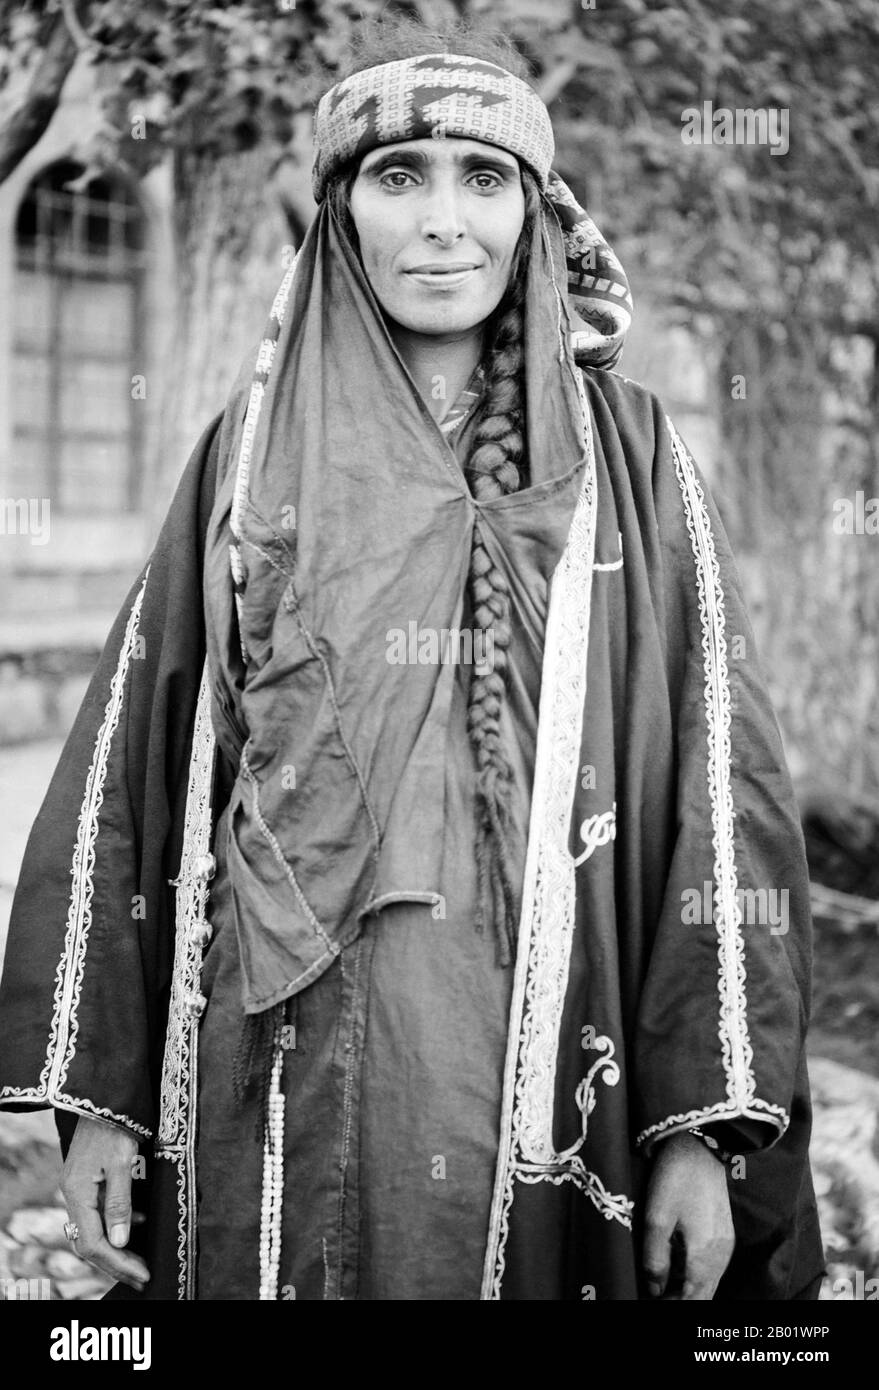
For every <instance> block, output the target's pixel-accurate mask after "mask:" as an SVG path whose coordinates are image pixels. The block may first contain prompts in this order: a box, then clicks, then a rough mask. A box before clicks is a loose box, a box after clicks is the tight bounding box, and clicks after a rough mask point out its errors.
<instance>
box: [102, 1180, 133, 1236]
mask: <svg viewBox="0 0 879 1390" xmlns="http://www.w3.org/2000/svg"><path fill="white" fill-rule="evenodd" d="M103 1211H104V1229H105V1231H106V1233H107V1239H108V1240H109V1242H110V1244H111V1245H112V1246H114V1247H115V1248H116V1249H117V1250H120V1249H121V1248H122V1247H123V1246H125V1245H127V1244H128V1237H129V1236H130V1234H131V1168H130V1166H129V1165H128V1164H127V1163H125V1162H124V1161H123V1162H121V1163H114V1164H113V1165H112V1167H110V1168H108V1169H107V1172H106V1175H105V1178H104V1199H103Z"/></svg>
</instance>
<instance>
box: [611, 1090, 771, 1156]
mask: <svg viewBox="0 0 879 1390" xmlns="http://www.w3.org/2000/svg"><path fill="white" fill-rule="evenodd" d="M712 1120H761V1121H763V1123H764V1124H770V1125H774V1126H775V1128H776V1129H777V1130H778V1133H779V1135H782V1134H784V1132H785V1130H786V1129H787V1127H788V1125H789V1124H790V1117H789V1115H788V1113H787V1111H786V1110H785V1109H783V1107H782V1106H780V1105H770V1104H769V1102H768V1101H765V1100H752V1101H751V1104H750V1106H749V1108H748V1109H747V1110H739V1109H737V1108H736V1107H733V1106H730V1105H728V1104H727V1103H726V1102H725V1101H722V1100H720V1101H718V1102H717V1104H716V1105H709V1106H707V1107H706V1108H705V1109H704V1110H688V1111H687V1112H686V1114H682V1115H669V1116H668V1118H667V1119H665V1120H661V1121H660V1122H659V1123H658V1124H655V1125H650V1127H649V1128H648V1129H645V1130H644V1131H643V1132H642V1133H641V1134H639V1135H638V1139H637V1142H638V1144H639V1145H644V1146H646V1148H645V1152H646V1151H648V1150H649V1147H650V1145H651V1144H652V1143H653V1142H654V1141H655V1140H656V1139H657V1138H658V1137H659V1135H660V1134H662V1135H664V1136H665V1137H668V1136H670V1135H672V1134H676V1133H677V1132H678V1131H679V1130H680V1131H682V1132H683V1131H685V1130H688V1129H691V1128H692V1126H693V1125H699V1124H706V1123H708V1124H710V1123H711V1121H712Z"/></svg>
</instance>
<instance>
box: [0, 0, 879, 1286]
mask: <svg viewBox="0 0 879 1390" xmlns="http://www.w3.org/2000/svg"><path fill="white" fill-rule="evenodd" d="M380 12H385V13H388V12H391V13H393V12H402V13H411V14H415V15H418V16H419V17H421V18H422V19H423V20H424V21H425V22H426V23H428V24H432V23H435V22H443V21H445V20H448V19H451V18H454V17H456V16H467V17H472V18H473V19H477V20H482V21H483V22H486V23H488V24H490V25H492V26H494V27H496V28H499V29H502V30H503V31H504V32H505V33H507V34H508V35H510V36H511V37H512V38H513V39H514V41H515V42H516V44H517V46H519V47H520V49H521V50H522V52H523V53H524V54H525V55H526V57H527V58H528V59H529V60H530V62H531V64H532V67H533V70H534V74H535V79H534V80H535V85H536V86H537V88H538V90H539V92H540V94H541V96H542V98H543V100H544V101H545V102H546V103H547V105H548V107H549V110H550V114H551V116H552V121H553V126H554V129H555V135H556V147H557V152H556V160H555V167H556V168H557V169H558V171H559V172H560V173H561V175H562V177H563V178H564V179H565V180H566V182H567V183H568V184H569V186H570V187H571V189H572V191H573V192H574V195H575V196H576V197H577V198H578V200H579V201H580V202H581V203H583V204H584V205H585V206H586V207H588V209H589V210H590V212H591V214H592V216H593V218H594V219H595V220H596V222H597V223H598V225H599V227H600V228H601V230H602V231H603V233H604V235H605V236H606V237H607V239H608V240H609V241H610V243H611V245H612V246H613V247H614V249H615V250H616V251H617V253H618V255H619V256H620V258H621V260H622V262H623V264H624V266H625V267H626V270H627V272H628V275H629V278H630V280H631V283H632V288H633V292H634V296H635V305H636V313H635V323H634V328H633V330H632V334H631V337H630V341H629V345H628V347H627V349H626V353H625V355H624V358H623V362H622V367H621V370H622V371H623V372H624V374H625V375H627V376H629V377H631V378H633V379H634V380H637V381H641V382H643V383H644V384H645V385H647V386H649V387H650V388H651V389H653V390H654V391H656V392H657V393H658V394H659V396H660V397H661V399H662V400H663V403H664V405H665V407H666V409H667V410H668V412H669V413H670V414H671V416H672V418H673V419H674V420H675V423H676V425H677V427H678V429H679V430H680V432H681V433H682V434H683V435H684V437H685V439H686V440H687V442H688V444H689V446H690V448H691V450H692V452H693V453H694V455H695V457H696V459H697V461H698V462H699V463H700V465H701V467H702V469H703V471H704V472H705V473H706V474H707V476H708V479H709V481H710V484H711V486H712V489H713V491H714V494H715V497H716V499H717V501H718V504H719V506H720V509H721V513H722V515H723V518H724V521H725V524H726V527H727V530H728V531H729V534H730V536H731V539H732V542H733V546H734V549H735V552H736V554H737V557H738V560H739V564H740V568H741V571H742V575H743V579H744V582H745V585H746V589H747V592H748V595H749V600H750V604H751V611H752V616H753V621H754V625H755V628H756V631H757V637H758V642H759V647H760V653H761V657H762V662H763V666H764V669H765V671H766V675H767V678H768V680H769V684H770V688H771V691H772V695H773V698H774V701H775V706H776V710H777V713H778V718H779V722H780V724H781V728H782V733H783V736H784V740H785V745H786V749H787V754H788V758H789V761H790V765H791V769H792V772H793V775H794V779H795V783H796V787H797V791H798V796H799V799H800V805H801V810H802V815H803V823H804V828H805V831H806V837H807V846H808V851H809V859H810V867H811V875H812V880H813V905H814V911H815V922H816V967H815V999H814V1024H813V1029H812V1035H811V1059H812V1060H811V1074H812V1082H813V1090H814V1096H815V1106H816V1117H815V1139H814V1144H813V1166H814V1171H815V1180H816V1186H817V1188H818V1191H819V1196H820V1202H821V1210H822V1219H823V1225H824V1234H825V1245H826V1251H827V1259H828V1269H829V1275H828V1280H827V1281H826V1284H825V1288H824V1291H823V1294H822V1296H823V1297H825V1298H859V1297H860V1298H865V1297H866V1298H870V1297H873V1298H877V1297H879V1283H875V1282H874V1283H873V1284H872V1285H871V1283H870V1281H871V1280H874V1281H875V1280H876V1279H877V1278H879V1158H877V1155H879V1137H877V1133H879V1132H877V1119H879V1026H877V1025H879V704H877V699H876V686H877V674H879V661H877V644H879V564H877V555H879V419H877V406H879V245H877V237H876V225H877V212H879V80H877V79H879V5H877V4H876V2H875V0H846V2H845V3H844V4H843V3H841V0H809V3H808V4H805V5H804V4H803V3H802V0H738V3H737V4H736V5H734V6H730V5H728V4H727V3H725V0H591V2H590V0H574V3H571V0H565V2H564V3H562V0H503V2H500V0H499V2H498V3H480V2H479V0H473V2H472V3H466V2H465V0H461V3H452V0H436V2H435V3H427V2H425V3H418V4H396V3H385V4H382V5H379V4H348V3H342V2H341V0H320V3H308V0H253V3H227V4H222V5H221V4H217V5H215V6H213V7H212V6H211V5H210V4H208V3H204V2H202V3H191V0H103V3H100V2H99V0H52V2H51V3H39V4H37V3H32V4H28V3H24V4H10V3H0V93H2V95H0V306H2V311H0V592H2V604H0V798H2V802H0V804H2V829H0V952H2V945H3V939H4V933H5V924H6V919H7V917H8V911H9V905H10V902H11V897H12V890H13V888H14V884H15V879H16V876H17V872H18V866H19V862H20V859H21V855H22V852H23V849H24V842H25V838H26V835H27V831H28V829H29V826H30V823H31V821H32V819H33V817H34V815H35V814H36V811H37V809H38V806H39V803H40V800H41V798H42V796H43V793H44V791H45V788H46V785H47V784H48V780H49V777H50V775H51V772H52V770H53V767H54V763H55V760H56V759H57V756H58V753H59V751H60V747H61V742H62V740H63V738H64V736H65V734H66V732H67V730H68V729H69V727H70V724H71V722H72V719H73V716H74V714H75V712H76V709H77V707H78V704H79V701H80V700H81V698H82V695H83V693H84V690H85V686H86V683H87V681H88V678H89V675H90V672H91V670H92V668H93V666H94V663H95V661H96V659H97V656H98V653H99V651H100V649H101V646H102V644H103V641H104V638H105V636H106V634H107V631H108V629H109V626H110V623H111V621H112V619H113V618H114V616H115V614H116V611H117V609H118V607H119V605H120V603H121V602H122V600H123V598H124V596H125V594H126V592H127V590H128V588H129V586H130V584H131V583H132V581H133V579H134V577H135V575H136V573H137V572H138V570H139V569H140V567H141V564H142V563H143V561H144V559H145V558H146V556H147V554H148V553H149V549H150V546H151V543H152V541H153V539H154V537H155V534H156V531H157V529H158V525H159V524H160V522H161V520H162V518H163V516H164V514H165V511H166V509H167V506H168V503H169V501H170V498H171V495H172V493H173V489H174V486H175V483H176V480H177V478H178V477H179V474H180V472H181V471H182V468H183V466H184V463H185V461H186V458H187V456H188V453H189V451H190V449H191V448H192V446H193V444H194V442H195V440H196V438H197V436H198V435H199V434H200V432H201V430H202V429H203V428H204V426H205V424H206V423H207V422H208V420H209V419H210V418H211V416H212V415H213V414H215V413H216V412H217V411H218V410H220V409H221V408H222V406H223V404H224V400H225V397H226V394H227V392H228V390H229V388H230V386H231V384H232V381H233V379H234V377H235V376H236V374H237V371H238V368H239V366H240V365H241V363H242V361H244V360H245V358H247V357H249V356H252V354H251V353H250V348H251V346H255V344H256V342H257V340H258V338H259V335H260V331H261V328H262V325H263V323H264V320H265V316H266V313H267V309H268V306H269V304H270V302H271V299H272V297H273V295H274V292H275V290H276V288H277V285H278V283H279V281H280V278H281V276H282V274H283V271H284V269H285V268H286V266H287V265H288V264H289V261H290V258H291V256H292V254H293V252H294V251H295V249H296V247H297V246H298V245H299V243H300V242H301V240H302V237H303V236H304V234H305V231H306V229H307V227H308V225H309V222H310V220H311V218H312V216H313V215H314V212H315V206H314V203H313V201H312V198H311V190H310V166H311V122H312V111H313V108H314V104H315V102H316V101H317V99H318V97H319V96H320V95H321V94H322V92H323V91H324V90H325V88H326V87H327V86H328V85H329V84H330V83H331V81H332V80H333V74H334V72H335V69H336V67H337V65H338V64H339V62H340V61H341V60H343V59H344V57H345V55H346V52H347V50H348V47H349V44H350V42H351V37H352V34H353V33H354V32H355V31H356V28H357V26H358V24H360V23H361V22H362V21H363V20H364V19H365V18H369V17H373V16H376V15H378V14H379V13H380ZM706 103H710V107H707V108H706ZM769 109H772V110H774V111H775V112H776V113H780V112H783V113H786V120H787V127H788V129H789V147H788V148H787V149H785V148H784V147H783V145H782V144H780V143H778V142H777V143H776V147H775V149H773V148H772V146H771V145H770V144H769V143H763V144H760V143H755V142H751V143H747V142H745V143H720V142H718V141H717V140H712V139H711V138H710V135H709V134H707V133H706V134H705V138H704V140H703V141H702V142H700V143H693V142H690V143H687V141H686V140H685V139H684V138H683V137H684V131H685V127H686V123H687V121H688V120H689V121H690V124H691V128H692V120H691V117H690V116H688V115H687V113H688V112H690V113H692V112H693V110H696V111H698V112H699V113H700V119H701V120H702V128H703V131H704V132H710V130H711V129H712V128H713V127H712V119H714V120H716V117H715V118H712V113H713V112H717V111H719V110H728V111H731V112H735V111H737V110H747V111H751V112H753V111H756V110H760V111H768V110H769ZM714 128H716V129H717V130H718V131H719V129H720V128H719V127H714ZM770 129H771V127H770ZM871 503H872V504H873V505H871ZM58 1167H59V1161H58V1156H57V1151H56V1147H55V1144H54V1138H53V1129H52V1124H51V1119H50V1118H49V1117H48V1116H46V1115H45V1114H36V1115H33V1116H7V1115H0V1281H3V1280H10V1279H11V1280H18V1281H19V1285H18V1286H17V1287H18V1296H22V1291H23V1288H24V1286H23V1285H22V1284H21V1281H27V1280H30V1281H33V1283H32V1284H31V1285H30V1288H31V1293H32V1296H51V1297H53V1298H77V1297H95V1296H97V1294H98V1293H99V1292H100V1289H101V1288H102V1287H103V1286H102V1285H101V1283H100V1281H99V1279H98V1278H97V1276H94V1275H93V1274H92V1273H91V1272H90V1271H89V1270H88V1269H87V1268H86V1267H84V1266H82V1265H81V1264H80V1262H79V1261H77V1260H76V1257H75V1256H74V1255H72V1254H71V1253H70V1251H69V1250H68V1249H67V1248H66V1246H65V1242H64V1240H63V1236H61V1235H60V1219H59V1211H58V1208H59V1205H60V1197H59V1194H58V1191H57V1184H58ZM59 1246H60V1248H59ZM40 1281H43V1282H40ZM4 1287H6V1288H7V1289H8V1288H10V1287H12V1286H11V1285H5V1286H4V1285H2V1284H0V1297H2V1293H3V1288H4Z"/></svg>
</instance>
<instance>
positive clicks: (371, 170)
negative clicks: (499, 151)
mask: <svg viewBox="0 0 879 1390" xmlns="http://www.w3.org/2000/svg"><path fill="white" fill-rule="evenodd" d="M452 158H453V160H454V162H455V163H456V164H457V165H459V167H460V168H462V169H473V168H476V167H477V166H478V167H479V168H484V167H485V166H486V165H488V166H490V167H491V168H492V169H497V170H498V172H499V173H502V174H509V175H510V176H513V175H518V173H519V170H518V167H516V168H514V167H513V165H512V164H510V163H508V162H507V160H505V159H498V158H497V157H496V156H494V155H491V154H474V153H473V152H472V151H471V150H468V151H466V153H464V154H454V155H453V156H452ZM430 163H432V160H431V158H430V156H429V155H428V154H426V153H425V151H424V150H392V151H390V152H388V153H387V154H383V155H381V156H380V158H378V159H376V161H375V163H374V164H370V165H369V167H368V168H367V169H364V170H363V175H364V178H369V177H372V176H374V175H376V174H380V173H381V172H382V171H383V170H384V169H387V168H389V167H390V166H391V165H396V164H409V165H412V166H413V167H415V168H424V167H425V166H426V165H428V164H430Z"/></svg>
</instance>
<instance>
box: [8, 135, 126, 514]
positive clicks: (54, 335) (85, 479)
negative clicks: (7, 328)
mask: <svg viewBox="0 0 879 1390" xmlns="http://www.w3.org/2000/svg"><path fill="white" fill-rule="evenodd" d="M75 180H79V182H73V181H75ZM82 180H83V170H82V168H81V166H80V165H78V164H74V163H72V162H70V161H62V162H60V163H57V164H52V165H51V166H50V167H49V168H48V169H44V170H43V171H42V173H40V174H39V175H38V177H37V178H36V179H35V180H34V181H33V183H32V184H31V185H30V187H29V189H28V191H27V193H26V194H25V196H24V198H23V200H22V203H21V206H20V208H19V212H18V222H17V226H16V268H17V275H16V287H15V297H14V298H15V324H14V339H13V351H14V372H15V379H14V389H13V393H12V402H13V432H14V436H15V447H14V449H13V478H12V480H11V481H12V490H13V492H14V493H15V494H16V495H23V496H31V497H33V496H45V497H49V498H51V501H52V507H53V509H57V510H58V511H61V512H68V513H77V512H87V513H90V514H94V513H96V512H114V511H126V510H129V509H132V508H135V507H137V505H138V502H139V491H140V488H139V482H140V475H141V459H140V452H141V439H142V432H143V421H142V413H143V410H144V404H143V400H142V399H140V398H139V397H140V396H141V395H142V393H141V392H138V390H137V386H136V384H135V385H134V386H132V377H137V375H138V374H139V373H142V371H143V357H142V351H140V349H141V344H142V338H143V310H142V297H143V296H142V286H141V280H142V271H143V265H144V250H143V218H142V214H141V211H140V208H139V206H138V204H137V202H136V201H135V199H134V198H133V196H132V195H131V193H130V192H129V190H128V189H127V187H126V186H125V185H124V184H122V183H121V181H118V180H116V179H114V178H113V177H112V176H110V175H107V176H104V177H100V178H92V179H91V180H89V181H88V183H85V184H83V181H82Z"/></svg>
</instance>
